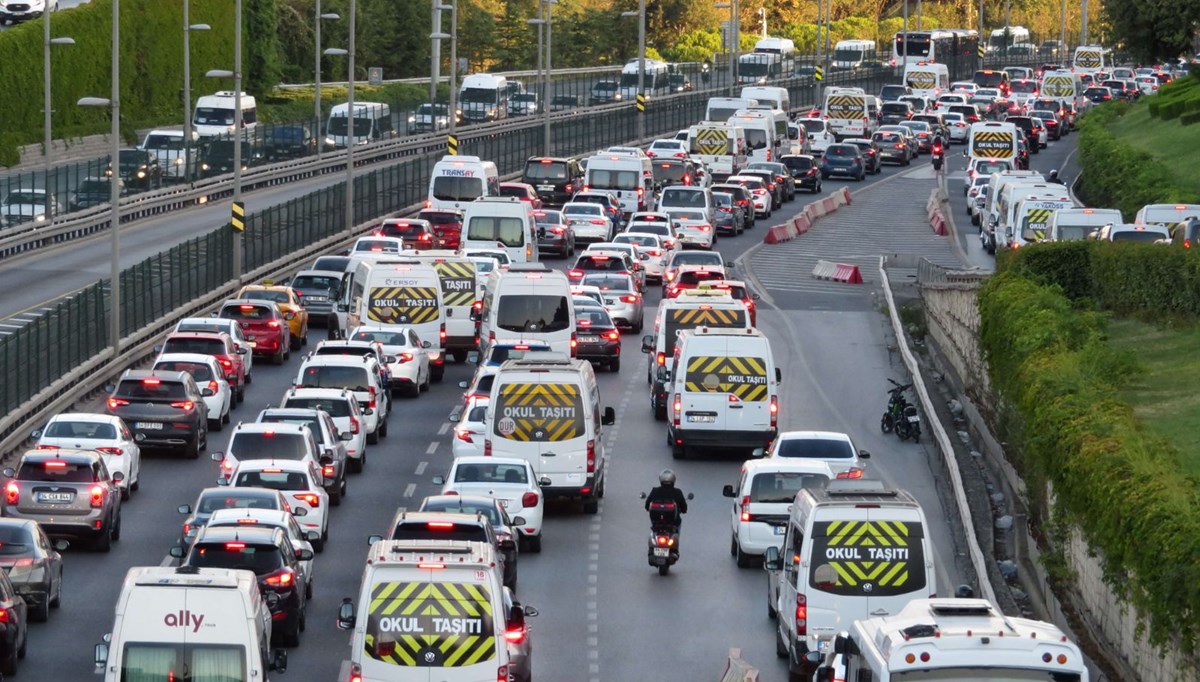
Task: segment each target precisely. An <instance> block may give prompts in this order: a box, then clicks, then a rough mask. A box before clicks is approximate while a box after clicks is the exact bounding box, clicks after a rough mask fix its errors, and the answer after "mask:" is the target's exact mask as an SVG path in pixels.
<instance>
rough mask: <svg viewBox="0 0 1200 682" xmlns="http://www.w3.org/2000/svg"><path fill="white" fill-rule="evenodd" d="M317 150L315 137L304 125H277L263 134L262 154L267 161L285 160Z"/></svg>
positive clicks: (313, 152)
mask: <svg viewBox="0 0 1200 682" xmlns="http://www.w3.org/2000/svg"><path fill="white" fill-rule="evenodd" d="M316 152H317V138H316V137H314V136H313V134H312V131H311V130H309V128H308V126H305V125H277V126H271V127H270V128H268V130H267V132H266V134H265V135H264V136H263V156H264V157H266V159H267V161H286V160H288V159H298V158H300V157H302V156H309V155H310V154H315V153H316Z"/></svg>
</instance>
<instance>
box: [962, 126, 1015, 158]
mask: <svg viewBox="0 0 1200 682" xmlns="http://www.w3.org/2000/svg"><path fill="white" fill-rule="evenodd" d="M1022 134H1023V133H1022ZM1017 139H1018V131H1017V126H1016V124H1013V123H1005V122H1003V121H977V122H975V123H972V124H971V128H970V130H969V131H968V132H967V157H968V158H970V159H988V160H1005V161H1008V162H1010V163H1015V162H1016V159H1017V144H1018V143H1017Z"/></svg>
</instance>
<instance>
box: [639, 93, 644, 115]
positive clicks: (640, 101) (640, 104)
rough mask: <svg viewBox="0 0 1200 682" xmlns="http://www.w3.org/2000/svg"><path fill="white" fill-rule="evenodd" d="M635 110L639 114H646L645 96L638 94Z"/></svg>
mask: <svg viewBox="0 0 1200 682" xmlns="http://www.w3.org/2000/svg"><path fill="white" fill-rule="evenodd" d="M637 110H638V113H639V114H644V113H646V96H645V95H643V94H642V93H640V92H639V93H638V96H637Z"/></svg>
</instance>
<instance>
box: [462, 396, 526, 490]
mask: <svg viewBox="0 0 1200 682" xmlns="http://www.w3.org/2000/svg"><path fill="white" fill-rule="evenodd" d="M485 409H486V408H485ZM528 472H529V470H528V468H526V466H525V465H524V464H491V463H488V464H463V465H462V466H460V467H458V468H456V469H455V470H454V482H455V483H528V482H529V473H528Z"/></svg>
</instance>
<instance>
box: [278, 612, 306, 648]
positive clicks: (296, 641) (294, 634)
mask: <svg viewBox="0 0 1200 682" xmlns="http://www.w3.org/2000/svg"><path fill="white" fill-rule="evenodd" d="M300 618H303V615H301V616H300V617H298V618H296V625H295V626H294V627H293V628H292V630H291V632H284V633H281V634H280V636H279V639H280V642H281V643H282V644H283V645H284V646H285V647H288V648H295V647H298V646H300Z"/></svg>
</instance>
